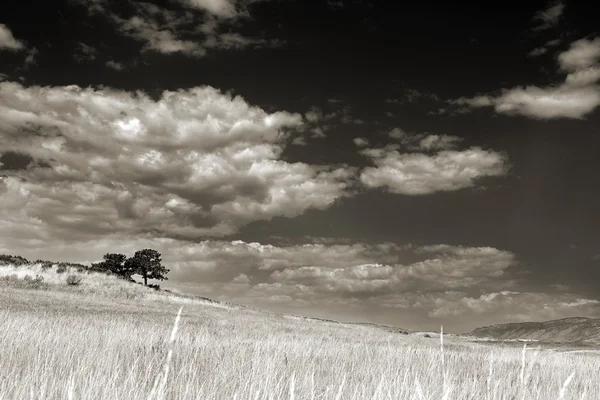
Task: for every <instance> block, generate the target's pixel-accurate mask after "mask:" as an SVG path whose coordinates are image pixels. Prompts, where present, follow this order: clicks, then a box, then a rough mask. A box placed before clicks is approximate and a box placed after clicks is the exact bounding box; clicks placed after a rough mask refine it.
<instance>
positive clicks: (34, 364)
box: [0, 266, 600, 400]
mask: <svg viewBox="0 0 600 400" xmlns="http://www.w3.org/2000/svg"><path fill="white" fill-rule="evenodd" d="M26 275H30V276H35V275H41V276H43V277H44V280H43V282H41V281H40V282H38V283H35V282H33V280H31V279H30V278H27V279H28V280H27V281H26V280H25V276H26ZM68 275H79V276H80V277H81V279H82V282H81V284H80V285H78V286H70V285H67V284H66V278H67V276H68ZM181 308H182V311H181V314H180V318H178V319H176V316H177V315H178V311H179V310H180V309H181ZM174 328H176V329H174ZM530 346H531V347H534V346H535V345H530ZM169 353H170V354H169ZM0 371H2V372H1V373H0V398H1V399H90V400H92V399H155V398H156V399H158V398H163V399H214V400H222V399H298V400H299V399H306V400H308V399H310V400H312V399H419V400H421V399H436V400H438V399H461V400H462V399H473V400H500V399H539V400H548V399H578V400H579V399H592V400H595V399H599V398H600V375H599V374H598V371H600V357H598V356H597V355H594V354H590V353H566V354H565V353H557V352H552V351H546V350H542V351H539V352H538V351H536V350H534V349H531V350H530V349H526V350H524V349H523V348H514V347H500V346H491V345H483V344H478V343H472V342H468V341H466V340H464V339H462V338H459V337H455V336H448V337H444V343H443V350H442V346H441V343H440V340H439V338H425V337H421V336H417V335H402V334H397V333H392V332H387V331H385V330H382V329H377V328H375V327H370V326H360V325H352V324H341V323H340V324H337V323H329V322H324V321H316V320H310V319H304V318H299V317H289V316H281V315H276V314H271V313H267V312H262V311H258V310H253V309H250V308H245V307H237V306H233V305H225V304H221V303H211V302H207V301H203V300H195V299H192V298H190V297H184V296H179V295H174V294H168V293H159V292H155V291H153V290H149V289H145V288H143V287H141V286H139V285H134V284H130V283H127V282H124V281H120V280H118V279H116V278H114V277H111V276H105V275H98V274H87V273H77V272H75V271H66V272H65V273H63V274H57V273H56V271H55V270H53V269H49V270H44V271H42V269H41V268H40V266H21V267H18V268H13V267H12V266H3V267H0Z"/></svg>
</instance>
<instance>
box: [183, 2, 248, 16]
mask: <svg viewBox="0 0 600 400" xmlns="http://www.w3.org/2000/svg"><path fill="white" fill-rule="evenodd" d="M183 4H185V5H187V6H188V7H191V8H196V9H199V10H204V11H208V12H209V13H211V14H212V15H214V16H216V17H221V18H232V17H235V16H236V15H237V12H236V9H235V5H234V4H233V2H232V1H231V0H183Z"/></svg>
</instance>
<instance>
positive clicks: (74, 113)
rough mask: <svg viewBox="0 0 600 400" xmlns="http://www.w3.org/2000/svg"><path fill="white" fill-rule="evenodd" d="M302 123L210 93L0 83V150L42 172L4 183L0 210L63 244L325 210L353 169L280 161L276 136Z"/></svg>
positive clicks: (187, 232) (197, 230)
mask: <svg viewBox="0 0 600 400" xmlns="http://www.w3.org/2000/svg"><path fill="white" fill-rule="evenodd" d="M302 124H303V118H302V116H301V115H300V114H292V113H288V112H284V111H279V112H275V113H271V114H269V113H267V112H265V111H263V110H262V109H260V108H258V107H253V106H251V105H249V104H248V103H246V101H245V100H244V99H243V98H241V97H239V96H237V97H232V96H230V95H227V94H223V93H221V92H220V91H218V90H216V89H214V88H211V87H196V88H191V89H187V90H179V91H175V92H171V91H165V92H164V93H163V94H162V96H161V97H160V98H159V99H158V100H153V99H151V98H150V97H148V96H147V95H145V94H144V93H142V92H136V93H132V92H126V91H121V90H116V89H110V88H105V89H101V90H94V89H91V88H80V87H78V86H75V85H72V86H65V87H37V86H32V87H25V86H23V85H21V84H18V83H14V82H6V81H5V82H1V83H0V132H1V133H0V148H2V149H4V150H6V151H13V152H18V153H23V154H27V155H29V156H31V157H32V158H33V159H34V160H38V161H39V162H41V163H42V164H43V165H44V167H41V166H40V167H35V168H30V169H27V170H25V171H18V172H14V173H12V174H9V175H8V176H7V177H6V178H4V179H3V180H2V181H1V183H0V185H1V190H2V191H3V197H2V199H3V200H2V201H3V203H4V204H3V206H4V205H6V204H15V205H17V206H18V208H19V212H18V215H19V216H20V217H22V218H23V221H24V223H27V222H28V221H31V220H35V221H37V222H36V224H37V223H39V224H41V225H43V226H44V227H45V231H47V232H55V233H56V234H57V235H60V236H62V237H77V236H79V235H83V236H87V235H89V236H94V235H98V234H106V233H109V232H129V233H131V234H135V233H143V232H154V233H155V234H156V235H158V236H171V237H174V236H176V237H188V238H195V237H200V236H203V235H226V234H231V233H234V232H236V231H237V229H238V228H239V227H241V226H243V225H246V224H248V223H250V222H252V221H257V220H268V219H270V218H272V217H275V216H284V217H290V218H291V217H295V216H298V215H300V214H302V213H303V212H304V211H306V210H308V209H325V208H328V207H329V206H330V205H331V204H333V203H334V202H335V201H336V200H337V199H339V198H341V197H343V196H346V195H348V193H347V190H346V189H347V187H348V181H349V180H350V179H351V178H352V176H353V174H354V173H355V172H354V170H353V169H352V168H348V167H347V166H339V167H325V166H312V165H308V164H305V163H288V162H285V161H283V160H281V159H280V156H281V153H282V151H283V149H284V144H283V143H282V141H281V138H282V136H283V135H282V134H283V133H284V132H286V131H288V130H293V129H296V128H298V127H300V126H302ZM4 209H5V210H8V208H6V207H5V208H4ZM10 219H11V218H9V220H10Z"/></svg>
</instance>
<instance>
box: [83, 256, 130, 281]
mask: <svg viewBox="0 0 600 400" xmlns="http://www.w3.org/2000/svg"><path fill="white" fill-rule="evenodd" d="M126 259H127V257H126V256H125V254H117V253H107V254H105V255H104V261H102V262H100V263H98V264H94V265H93V267H94V269H98V270H101V271H110V272H112V273H113V274H115V275H117V276H119V277H120V278H123V279H128V280H131V275H133V274H135V272H136V271H135V269H132V268H131V266H129V265H127V263H126V262H125V261H126Z"/></svg>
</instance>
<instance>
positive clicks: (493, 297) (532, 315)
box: [429, 290, 600, 323]
mask: <svg viewBox="0 0 600 400" xmlns="http://www.w3.org/2000/svg"><path fill="white" fill-rule="evenodd" d="M436 303H437V305H436V307H434V309H432V310H431V311H430V312H429V316H430V317H431V318H440V317H451V318H456V317H460V316H468V317H470V318H477V317H478V316H479V315H490V316H493V317H494V323H502V322H509V321H510V322H529V321H532V320H533V321H540V320H551V319H558V318H565V317H570V316H573V315H590V314H597V313H598V304H600V302H599V301H597V300H593V299H583V298H579V297H577V296H576V295H573V294H569V293H561V294H547V293H530V292H515V291H508V290H504V291H501V292H492V293H486V294H482V295H481V296H479V297H468V296H466V297H462V298H460V299H448V300H446V299H443V298H439V299H438V301H437V302H436Z"/></svg>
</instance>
